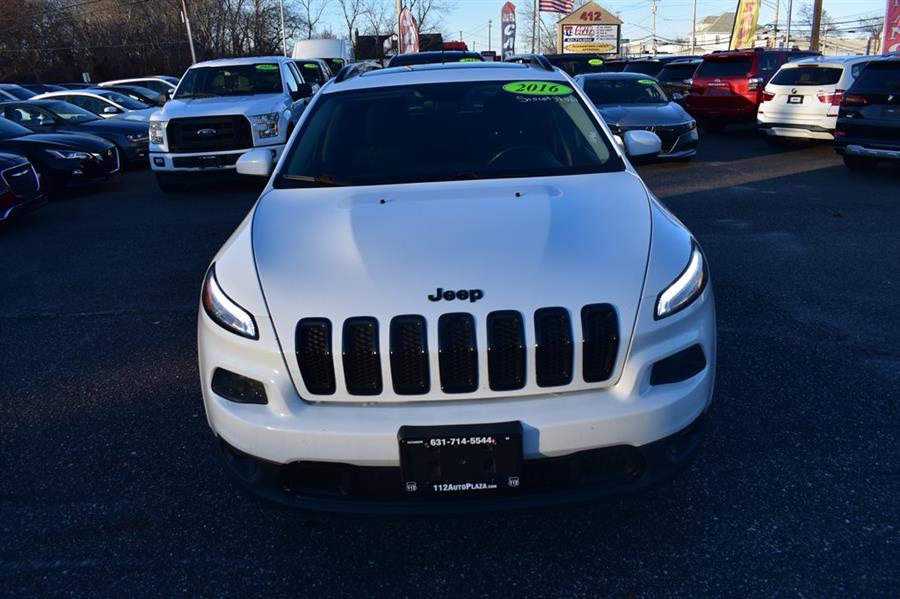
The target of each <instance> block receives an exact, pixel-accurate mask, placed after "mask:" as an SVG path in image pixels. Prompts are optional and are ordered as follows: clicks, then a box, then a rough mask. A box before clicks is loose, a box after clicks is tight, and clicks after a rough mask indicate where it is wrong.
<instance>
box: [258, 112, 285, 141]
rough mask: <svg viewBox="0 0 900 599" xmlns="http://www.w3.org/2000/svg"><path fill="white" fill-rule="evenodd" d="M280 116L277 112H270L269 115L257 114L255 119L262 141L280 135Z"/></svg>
mask: <svg viewBox="0 0 900 599" xmlns="http://www.w3.org/2000/svg"><path fill="white" fill-rule="evenodd" d="M278 116H279V114H278V113H277V112H270V113H268V114H257V115H255V116H254V117H253V122H254V123H255V124H256V130H257V132H259V138H260V139H265V138H267V137H276V136H277V135H278Z"/></svg>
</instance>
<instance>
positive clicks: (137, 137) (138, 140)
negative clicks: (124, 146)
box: [125, 133, 156, 144]
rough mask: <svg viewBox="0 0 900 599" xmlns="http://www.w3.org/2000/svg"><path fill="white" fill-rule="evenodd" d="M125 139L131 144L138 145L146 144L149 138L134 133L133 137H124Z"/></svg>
mask: <svg viewBox="0 0 900 599" xmlns="http://www.w3.org/2000/svg"><path fill="white" fill-rule="evenodd" d="M125 139H127V140H128V141H129V142H131V143H133V144H139V143H144V142H146V141H147V140H148V139H150V137H149V136H148V135H146V134H144V133H135V134H134V135H126V136H125ZM154 143H156V142H154Z"/></svg>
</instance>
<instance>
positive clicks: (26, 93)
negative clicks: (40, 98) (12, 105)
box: [3, 85, 37, 100]
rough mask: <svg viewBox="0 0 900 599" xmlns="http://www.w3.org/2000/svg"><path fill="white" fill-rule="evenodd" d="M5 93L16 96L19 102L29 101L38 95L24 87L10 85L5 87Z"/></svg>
mask: <svg viewBox="0 0 900 599" xmlns="http://www.w3.org/2000/svg"><path fill="white" fill-rule="evenodd" d="M3 91H5V92H6V93H8V94H9V95H11V96H14V97H15V98H16V99H18V100H27V99H28V98H32V97H34V96H36V95H37V94H35V93H34V92H33V91H30V90H27V89H25V88H24V87H19V86H18V85H10V86H8V87H4V88H3Z"/></svg>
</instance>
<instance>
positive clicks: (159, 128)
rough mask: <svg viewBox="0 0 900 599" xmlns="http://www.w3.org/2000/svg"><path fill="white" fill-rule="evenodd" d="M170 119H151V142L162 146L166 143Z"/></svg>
mask: <svg viewBox="0 0 900 599" xmlns="http://www.w3.org/2000/svg"><path fill="white" fill-rule="evenodd" d="M168 124H169V121H150V143H152V144H154V145H157V146H161V145H163V144H165V143H166V125H168Z"/></svg>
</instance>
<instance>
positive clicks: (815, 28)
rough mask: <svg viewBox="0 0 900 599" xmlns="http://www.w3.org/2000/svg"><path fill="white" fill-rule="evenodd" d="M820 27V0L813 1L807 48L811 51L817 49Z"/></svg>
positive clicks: (816, 50)
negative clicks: (810, 30) (810, 29)
mask: <svg viewBox="0 0 900 599" xmlns="http://www.w3.org/2000/svg"><path fill="white" fill-rule="evenodd" d="M821 28H822V0H815V2H814V3H813V22H812V32H811V33H810V34H809V49H810V50H811V51H812V52H818V51H819V37H821V36H820V31H819V30H820V29H821Z"/></svg>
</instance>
